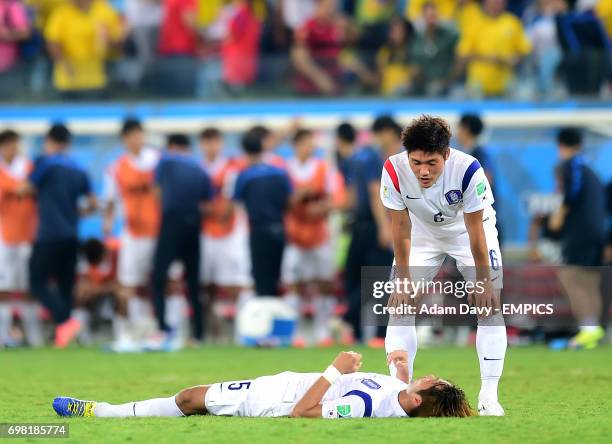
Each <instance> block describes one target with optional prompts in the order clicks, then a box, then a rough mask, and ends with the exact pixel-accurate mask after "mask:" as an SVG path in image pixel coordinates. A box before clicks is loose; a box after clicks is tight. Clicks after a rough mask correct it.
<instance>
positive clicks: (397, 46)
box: [376, 17, 416, 96]
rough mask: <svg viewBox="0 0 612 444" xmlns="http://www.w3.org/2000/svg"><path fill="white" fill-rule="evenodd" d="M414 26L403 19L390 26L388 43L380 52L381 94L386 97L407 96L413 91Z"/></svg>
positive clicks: (392, 22)
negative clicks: (412, 48) (412, 49)
mask: <svg viewBox="0 0 612 444" xmlns="http://www.w3.org/2000/svg"><path fill="white" fill-rule="evenodd" d="M412 34H413V30H412V26H411V25H410V23H409V22H407V21H406V20H404V19H403V18H401V17H394V18H392V19H391V22H390V24H389V36H388V39H387V42H386V43H385V44H384V45H383V46H382V48H380V49H379V50H378V54H377V57H376V58H377V63H378V72H379V75H380V77H381V85H380V88H381V92H382V93H383V94H384V95H386V96H398V95H405V94H407V93H408V92H409V91H410V90H411V89H412V80H413V78H414V75H415V72H416V67H415V66H414V64H413V63H411V62H412V57H411V56H412V53H411V45H410V43H411V42H410V40H411V39H412Z"/></svg>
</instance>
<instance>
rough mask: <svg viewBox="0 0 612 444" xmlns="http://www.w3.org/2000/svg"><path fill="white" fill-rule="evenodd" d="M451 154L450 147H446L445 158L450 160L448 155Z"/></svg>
mask: <svg viewBox="0 0 612 444" xmlns="http://www.w3.org/2000/svg"><path fill="white" fill-rule="evenodd" d="M449 156H450V148H446V150H445V151H444V160H445V161H446V160H448V157H449Z"/></svg>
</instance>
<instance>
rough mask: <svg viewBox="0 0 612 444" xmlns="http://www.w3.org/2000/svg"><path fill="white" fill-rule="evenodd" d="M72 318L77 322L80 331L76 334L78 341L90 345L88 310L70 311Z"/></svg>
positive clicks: (76, 309) (77, 309)
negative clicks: (79, 325)
mask: <svg viewBox="0 0 612 444" xmlns="http://www.w3.org/2000/svg"><path fill="white" fill-rule="evenodd" d="M72 317H73V318H74V319H76V320H77V321H79V323H80V324H81V330H80V331H79V334H78V339H79V341H80V342H81V343H82V344H91V342H92V339H91V328H89V327H90V326H89V319H90V316H89V310H87V309H85V308H75V309H74V310H72Z"/></svg>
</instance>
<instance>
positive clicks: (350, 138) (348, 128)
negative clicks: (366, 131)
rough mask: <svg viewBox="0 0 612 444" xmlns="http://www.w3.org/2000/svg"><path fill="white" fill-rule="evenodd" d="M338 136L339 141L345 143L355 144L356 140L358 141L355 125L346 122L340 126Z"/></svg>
mask: <svg viewBox="0 0 612 444" xmlns="http://www.w3.org/2000/svg"><path fill="white" fill-rule="evenodd" d="M336 136H337V137H338V139H340V140H342V141H344V142H348V143H353V142H355V140H357V131H355V127H354V126H353V125H351V124H350V123H348V122H344V123H341V124H340V125H338V128H336Z"/></svg>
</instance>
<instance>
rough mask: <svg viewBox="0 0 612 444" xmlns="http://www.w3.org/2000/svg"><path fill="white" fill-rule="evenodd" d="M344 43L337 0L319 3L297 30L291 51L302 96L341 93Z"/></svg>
mask: <svg viewBox="0 0 612 444" xmlns="http://www.w3.org/2000/svg"><path fill="white" fill-rule="evenodd" d="M343 44H344V37H343V32H342V25H341V22H340V17H339V16H338V15H337V11H336V3H335V0H319V2H318V3H317V6H316V9H315V12H314V15H313V16H312V17H311V18H310V19H308V20H307V21H306V22H305V23H304V25H303V26H302V27H301V28H299V29H298V30H297V31H296V33H295V44H294V46H293V48H292V50H291V58H292V60H293V65H294V67H295V69H296V71H297V78H296V89H297V91H298V92H299V93H302V94H323V95H334V94H338V93H339V92H340V90H341V84H340V80H341V76H342V68H341V66H340V52H341V51H342V48H343Z"/></svg>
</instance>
